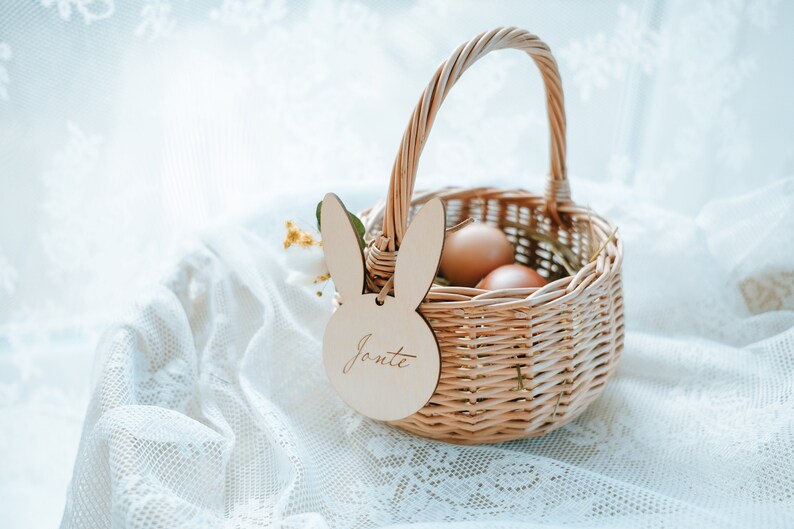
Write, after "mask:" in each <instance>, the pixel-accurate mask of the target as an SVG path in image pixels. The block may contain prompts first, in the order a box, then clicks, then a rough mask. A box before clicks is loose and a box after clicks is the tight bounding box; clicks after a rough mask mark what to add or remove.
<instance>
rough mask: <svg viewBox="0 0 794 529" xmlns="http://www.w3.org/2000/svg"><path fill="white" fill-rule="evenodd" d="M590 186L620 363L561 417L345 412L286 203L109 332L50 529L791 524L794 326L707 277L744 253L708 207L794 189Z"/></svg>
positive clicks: (215, 240) (791, 217) (232, 234)
mask: <svg viewBox="0 0 794 529" xmlns="http://www.w3.org/2000/svg"><path fill="white" fill-rule="evenodd" d="M580 188H584V189H587V186H580ZM599 193H600V192H591V193H588V194H589V196H590V197H591V198H592V199H593V200H595V201H596V202H597V203H599V204H600V205H601V206H602V207H603V208H604V209H605V210H606V211H605V212H604V213H605V214H606V215H608V216H609V217H610V218H612V219H613V220H614V221H615V222H616V223H617V224H619V225H620V226H621V233H622V236H623V237H624V240H625V246H626V260H625V277H626V284H625V290H626V307H627V335H626V349H625V354H624V355H623V358H622V360H621V364H620V367H619V369H618V372H617V375H616V376H615V378H614V379H613V380H612V381H611V382H610V383H609V385H608V387H607V388H606V390H605V392H604V394H603V396H602V397H601V398H599V399H598V400H597V401H596V402H595V403H594V404H592V406H591V407H590V408H589V409H588V410H587V411H586V413H585V414H584V415H583V416H582V417H581V418H580V419H578V420H576V421H575V422H574V423H572V424H570V425H568V426H567V427H565V428H563V429H561V430H559V431H556V432H554V433H552V434H550V435H547V436H545V437H542V438H538V439H528V440H524V441H516V442H511V443H505V444H500V445H490V446H489V445H483V446H473V447H462V446H454V445H448V444H443V443H439V442H435V441H430V440H426V439H422V438H419V437H415V436H413V435H410V434H407V433H405V432H402V431H401V430H398V429H396V428H393V427H391V426H388V425H385V424H382V423H379V422H377V421H373V420H370V419H366V418H363V417H362V416H360V415H358V414H356V413H355V412H353V411H352V410H351V409H349V408H348V407H347V406H346V405H345V404H344V403H343V402H342V401H341V400H340V399H339V398H338V397H337V395H336V394H335V393H334V392H333V390H332V389H331V387H330V386H329V383H328V381H327V380H326V378H325V376H324V374H323V369H322V362H321V345H320V338H321V333H322V329H323V326H324V323H325V321H326V320H327V318H328V316H329V313H330V296H329V295H328V293H329V292H330V287H329V289H327V290H326V295H324V296H322V297H318V296H317V295H316V293H315V292H314V291H312V290H306V289H303V288H301V287H296V286H294V285H291V284H288V283H286V282H285V281H284V278H285V277H286V275H287V274H288V270H287V269H285V268H284V266H283V265H282V262H283V252H284V250H283V249H282V248H281V247H280V240H279V235H280V234H281V221H282V220H283V218H284V215H286V214H287V211H289V208H293V207H294V205H295V204H294V203H293V204H292V205H290V206H289V208H284V207H282V208H276V209H275V210H272V211H271V212H270V213H268V214H264V215H262V216H260V217H258V218H256V219H254V220H252V221H251V222H249V223H248V224H247V225H245V226H244V228H243V229H232V228H224V229H217V230H215V231H214V232H212V233H209V234H208V235H207V236H206V237H204V245H203V246H202V247H199V248H197V249H196V250H195V251H193V252H192V253H190V254H189V255H188V256H187V257H186V258H185V259H184V260H183V261H182V262H181V264H180V265H179V267H178V269H177V270H176V271H175V273H174V274H173V275H172V276H171V277H170V278H169V279H168V280H167V281H165V282H164V283H163V284H162V285H160V286H158V287H156V288H153V289H152V290H151V291H150V292H148V293H147V294H145V295H144V296H143V297H142V299H141V301H140V303H139V305H138V308H137V311H136V313H135V314H134V316H132V317H131V318H130V319H129V321H126V322H124V323H122V324H120V325H118V326H116V327H114V328H113V329H111V330H109V331H108V333H107V334H106V336H105V338H104V339H103V341H102V344H101V346H100V349H99V360H98V361H99V362H100V364H101V374H100V375H99V377H98V380H99V383H98V384H97V386H96V388H95V390H94V393H93V396H92V399H91V405H90V408H89V411H88V414H87V418H86V424H85V430H84V433H83V439H82V443H81V447H80V451H79V454H78V457H77V464H76V467H75V470H74V476H73V479H72V484H71V487H70V492H69V495H68V500H67V504H66V511H65V515H64V519H63V525H62V527H64V528H81V527H86V528H89V527H130V528H143V527H194V528H195V527H207V528H211V527H283V528H287V527H290V528H293V527H294V528H298V527H300V528H326V527H329V528H331V527H334V528H336V527H339V528H362V529H363V528H370V527H392V526H407V525H409V524H411V527H422V525H421V524H423V523H424V524H427V525H426V527H438V526H440V524H442V523H448V524H449V526H450V527H571V526H574V527H660V528H661V527H715V528H716V527H719V528H727V527H737V528H739V527H741V528H746V527H759V528H761V527H764V528H771V527H790V526H791V524H792V521H794V502H793V501H792V490H794V458H792V457H791V453H792V452H791V450H792V448H793V447H794V391H793V390H794V376H792V375H794V357H792V351H794V312H792V307H791V306H790V305H787V306H786V308H780V307H779V306H777V305H776V303H777V302H774V303H772V304H771V305H770V306H769V310H761V311H758V312H757V313H756V314H752V313H750V312H749V311H748V310H747V308H746V306H745V301H744V299H743V297H742V294H741V292H742V291H741V288H740V284H739V282H738V281H739V280H744V279H745V278H744V277H739V276H736V275H734V274H733V272H734V270H732V269H723V268H722V267H720V263H721V262H722V263H725V262H726V259H727V258H729V257H730V256H732V255H735V253H736V251H737V249H739V248H742V247H744V246H745V245H746V244H751V241H746V240H743V239H742V238H741V237H740V233H741V232H742V230H743V229H744V228H746V227H747V226H743V227H741V228H740V229H739V228H737V231H735V232H733V233H732V236H731V237H730V239H731V240H732V241H733V242H732V243H731V244H726V243H725V241H726V238H727V237H728V235H729V234H728V233H726V232H725V230H726V229H728V228H726V226H728V225H727V224H725V223H724V221H725V220H726V218H725V217H721V215H727V216H730V214H731V213H730V212H731V211H732V210H733V209H734V208H735V207H751V206H752V203H748V201H754V202H755V203H756V205H758V204H762V203H768V202H769V201H770V200H777V201H779V203H781V204H789V205H790V204H792V203H794V180H791V179H789V180H785V181H782V182H781V183H779V184H776V185H773V186H771V187H770V188H768V189H765V190H764V191H763V192H761V193H756V194H755V195H754V196H753V197H750V198H748V199H746V200H745V201H733V202H731V207H730V208H728V207H725V206H726V204H724V203H719V202H718V203H715V204H713V205H712V206H710V207H709V208H707V209H706V210H705V211H704V213H703V214H702V215H701V216H700V217H698V219H697V220H693V219H690V218H686V217H683V216H680V215H676V214H671V213H664V212H660V211H658V210H657V211H652V212H650V213H649V211H648V208H647V206H645V205H642V204H640V205H638V206H617V205H614V204H616V203H618V202H619V200H618V199H617V198H605V197H604V196H600V197H599ZM372 198H375V196H374V194H373V195H372ZM624 199H626V197H620V201H622V200H624ZM297 205H298V206H302V207H306V208H311V205H312V203H311V202H310V201H308V200H307V201H305V203H302V204H301V203H298V204H297ZM755 211H760V210H758V209H755ZM769 215H771V217H770V216H764V215H763V214H760V213H759V215H758V218H756V219H755V223H754V225H753V226H751V228H752V229H751V230H749V231H747V233H751V234H763V233H764V232H765V228H764V227H765V226H766V227H769V228H771V229H775V230H778V229H780V230H782V231H780V233H781V234H787V235H786V236H787V237H788V239H787V240H788V243H789V244H791V243H794V240H792V238H793V237H794V235H792V234H794V229H792V228H794V209H792V208H791V207H789V208H786V209H783V210H780V209H778V210H774V208H773V209H772V210H771V211H769ZM748 222H749V220H748ZM648 240H653V241H654V244H652V245H650V244H647V243H645V241H648ZM718 241H722V244H719V245H718V244H717V242H718ZM781 242H782V241H781ZM710 248H712V249H713V250H715V251H716V252H719V253H712V250H710ZM682 250H685V251H682ZM289 251H300V250H299V249H297V250H296V249H295V248H291V249H290V250H289ZM753 261H754V258H753V257H752V256H747V257H746V258H745V259H744V260H741V262H740V263H738V264H737V265H736V267H735V269H736V270H742V273H743V274H750V275H752V273H753V272H752V268H753V265H752V263H753ZM788 286H789V287H791V286H794V285H792V284H791V283H790V284H789V285H788ZM497 522H498V524H497ZM413 524H419V525H413Z"/></svg>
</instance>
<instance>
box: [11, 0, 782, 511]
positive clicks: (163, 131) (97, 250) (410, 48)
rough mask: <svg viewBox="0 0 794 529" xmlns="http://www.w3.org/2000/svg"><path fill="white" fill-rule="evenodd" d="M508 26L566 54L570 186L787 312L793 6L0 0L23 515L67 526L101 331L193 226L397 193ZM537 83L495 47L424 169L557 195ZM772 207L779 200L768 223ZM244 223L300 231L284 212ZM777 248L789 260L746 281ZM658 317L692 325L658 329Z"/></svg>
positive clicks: (14, 402)
mask: <svg viewBox="0 0 794 529" xmlns="http://www.w3.org/2000/svg"><path fill="white" fill-rule="evenodd" d="M497 25H516V26H521V27H525V28H527V29H530V30H531V31H533V32H535V33H537V34H538V35H540V36H541V37H542V38H543V39H544V40H546V41H547V42H548V43H549V44H550V46H551V47H552V50H553V51H554V52H555V54H556V56H557V58H558V61H559V64H560V70H561V73H562V77H563V82H564V86H565V89H566V95H567V99H566V103H567V109H568V123H569V128H568V131H569V133H568V140H569V151H568V153H569V170H570V178H571V180H572V188H573V193H574V198H576V199H583V200H585V201H588V202H589V201H591V200H592V201H593V203H594V204H596V205H602V206H603V207H605V208H606V207H612V206H610V205H614V204H615V203H616V202H618V197H619V198H620V200H623V199H624V198H625V200H627V201H631V202H632V203H634V204H641V205H642V206H641V207H639V208H637V210H636V211H633V212H632V213H631V214H630V215H629V214H626V213H625V211H624V212H623V213H621V210H617V212H616V213H615V214H616V215H619V216H620V215H622V217H620V218H621V220H622V229H624V230H625V232H624V233H626V236H627V237H630V236H631V234H632V232H631V219H632V218H634V219H635V220H636V221H637V225H643V219H644V220H646V221H647V219H648V218H653V219H655V220H654V222H653V223H651V224H654V225H656V226H658V230H659V231H658V233H656V235H654V236H657V237H659V239H660V240H663V241H667V244H669V245H670V247H669V248H668V250H669V251H668V252H667V253H666V254H664V253H663V252H662V253H660V255H661V256H663V257H667V258H670V257H671V256H676V257H677V258H678V259H679V260H680V262H678V265H680V264H681V262H684V263H685V262H686V260H687V259H690V258H691V259H692V262H693V264H692V267H700V266H702V265H703V261H697V259H698V255H697V253H696V252H695V255H694V256H692V255H690V252H689V251H688V248H687V246H686V244H684V243H681V241H687V240H689V239H687V236H685V235H684V234H682V233H681V230H682V229H683V228H681V227H680V225H679V224H676V223H677V222H685V221H684V220H681V219H686V222H692V221H693V219H697V223H698V224H697V225H698V226H700V228H702V229H703V230H705V232H706V235H704V236H703V237H710V238H709V239H708V241H709V242H708V248H709V250H710V251H711V252H712V253H713V255H714V258H713V260H712V261H709V263H710V264H709V265H708V266H713V267H714V272H713V273H716V271H717V270H719V273H720V274H723V275H721V276H720V277H724V278H725V282H724V283H719V288H728V287H727V286H726V285H730V288H732V289H733V291H734V292H737V293H740V294H741V296H740V298H739V299H741V300H744V302H745V303H746V304H747V307H745V308H744V309H742V310H746V311H748V314H749V313H759V312H764V311H769V310H775V311H777V312H779V313H781V312H782V313H784V314H788V313H789V312H790V310H791V309H792V306H793V305H792V298H794V294H792V291H791V289H792V284H794V279H792V277H794V276H792V273H793V272H792V269H793V268H794V257H793V256H792V250H791V247H790V246H788V244H790V243H791V239H790V238H789V239H786V236H785V234H784V230H782V229H777V231H775V229H776V228H775V226H774V225H773V224H774V222H776V221H775V220H774V219H781V218H785V219H788V222H790V220H791V216H790V215H791V209H792V202H791V197H792V196H794V194H792V192H791V187H792V186H791V184H790V180H786V179H785V178H786V177H788V176H790V175H793V174H794V104H792V100H791V97H792V96H791V94H792V93H794V74H792V70H791V61H792V59H791V57H792V56H793V54H794V4H792V3H789V2H775V1H774V0H747V1H745V0H726V1H700V0H698V1H684V0H681V1H674V0H673V1H662V0H657V1H651V0H644V1H638V2H631V3H628V2H627V3H621V2H611V1H609V2H584V1H582V2H578V1H563V2H523V1H522V2H488V3H479V2H462V1H458V2H452V1H432V2H431V1H419V2H388V3H387V2H331V1H311V2H284V1H279V0H129V1H120V0H36V1H33V0H19V1H17V0H3V1H2V2H0V519H2V520H4V522H3V525H4V526H6V527H8V526H11V527H17V526H18V527H52V526H54V525H55V524H57V522H58V520H59V519H60V516H61V514H62V510H63V504H64V497H65V492H66V486H67V483H68V482H69V479H70V476H71V473H72V467H73V465H74V461H75V457H76V454H77V447H78V442H79V439H80V429H81V426H82V424H83V419H84V415H85V410H86V406H87V405H88V401H89V396H90V394H91V390H92V384H95V383H96V378H101V373H100V374H98V375H97V376H96V377H94V378H95V379H94V380H93V382H92V379H91V370H92V365H93V357H94V350H95V349H96V344H97V340H98V337H99V335H100V333H101V332H102V331H103V330H104V329H105V328H106V327H107V326H108V325H109V324H110V323H112V322H113V321H116V320H118V319H119V318H122V317H123V316H124V315H125V314H126V313H127V312H128V311H129V310H130V308H131V307H132V303H133V301H134V300H135V299H136V298H138V297H139V296H140V293H141V291H142V290H143V289H144V288H145V286H147V285H151V284H153V283H155V282H156V281H157V280H158V279H160V278H162V277H164V276H165V275H166V274H167V273H168V272H169V270H171V269H172V268H173V266H174V264H175V263H176V262H177V259H178V257H179V256H180V255H182V254H183V253H184V252H186V251H190V249H191V248H194V245H195V244H196V243H195V240H196V238H195V236H194V234H195V233H196V232H197V231H199V230H206V229H218V228H216V226H219V225H230V224H236V223H242V222H243V221H242V220H241V219H252V218H253V219H256V218H261V215H267V214H268V213H272V211H273V207H274V206H272V205H274V204H278V211H279V212H280V213H279V215H282V214H283V216H289V217H290V218H294V219H295V220H298V221H299V222H302V223H303V224H304V225H307V226H308V225H310V224H311V222H312V216H313V211H312V207H311V206H312V203H313V202H314V201H316V200H318V199H319V198H320V197H321V196H322V194H323V193H324V192H325V191H328V190H332V189H333V190H348V193H349V194H350V196H351V197H354V198H352V200H353V204H352V205H353V206H356V207H360V206H364V205H365V204H366V203H367V202H368V201H369V200H372V199H376V198H380V197H381V196H382V194H383V193H385V190H386V186H387V178H388V175H389V171H390V167H391V163H392V157H393V156H394V154H395V152H396V146H397V144H398V141H399V138H400V136H401V134H402V131H403V130H402V128H403V126H404V125H405V123H406V122H407V119H408V116H409V113H410V111H411V109H412V107H413V104H414V103H415V101H416V99H417V97H418V96H419V94H420V92H421V90H422V89H423V87H424V84H425V83H426V81H427V80H428V79H429V77H430V75H431V73H432V72H433V70H434V68H435V67H436V65H437V64H438V63H439V62H440V61H441V60H442V59H443V58H444V57H445V56H446V55H447V54H448V53H449V51H451V50H452V49H454V47H456V46H457V45H458V44H459V43H460V42H462V41H463V40H466V39H468V38H470V37H472V36H473V35H475V34H476V33H478V32H479V31H482V30H485V29H489V28H491V27H493V26H497ZM543 101H544V99H543V96H542V93H541V85H540V82H539V79H538V75H537V73H536V71H535V70H534V67H533V66H532V64H531V62H530V61H529V60H528V59H526V57H523V56H521V55H520V54H518V53H512V52H508V53H501V54H496V55H493V56H490V57H488V58H486V59H485V60H483V61H482V63H481V64H478V66H477V67H476V68H473V69H472V70H471V71H470V72H468V73H467V75H466V76H465V77H464V79H463V81H461V83H460V84H459V85H458V87H457V88H456V89H455V90H454V91H453V93H452V94H451V96H450V97H449V99H448V101H447V103H446V104H445V107H444V109H443V111H442V113H441V114H440V116H439V119H438V121H437V124H436V127H435V129H434V131H433V134H432V136H431V139H430V141H429V143H428V146H427V149H426V151H425V154H424V157H423V160H422V167H421V169H420V174H419V186H420V187H430V186H434V185H447V184H457V185H479V184H489V183H496V182H498V183H503V184H505V185H511V186H523V187H529V188H535V189H541V188H542V185H543V181H542V175H543V174H544V173H545V169H546V164H547V149H548V143H547V127H546V124H545V109H544V107H543ZM578 183H581V184H580V185H578ZM775 186H778V187H775ZM781 186H782V187H781ZM757 190H761V191H757ZM358 192H360V194H356V193H358ZM753 193H756V194H753ZM758 193H760V194H758ZM295 197H299V198H295ZM728 197H737V198H728ZM754 197H755V198H754ZM726 198H728V201H722V202H714V200H715V199H726ZM775 198H777V199H778V202H779V203H777V205H775V204H773V203H772V202H770V201H772V200H773V199H775ZM356 200H357V201H358V202H356ZM731 201H734V202H731ZM627 206H629V205H628V204H627ZM704 206H706V208H705V209H704ZM614 207H619V205H615V206H614ZM767 207H768V208H772V210H773V211H778V212H779V215H778V216H777V217H775V216H772V217H770V218H771V219H773V220H765V219H766V217H764V218H761V219H760V220H759V219H757V218H756V220H755V222H753V221H752V219H753V218H754V217H753V216H754V215H756V216H757V215H758V212H759V211H760V210H764V209H765V208H767ZM775 207H776V208H778V209H774V208H775ZM631 215H647V217H636V216H635V217H632V216H631ZM786 215H788V216H786ZM659 219H666V220H664V221H659ZM671 219H674V220H671ZM675 219H677V220H675ZM657 221H658V222H657ZM246 222H248V224H245V226H247V227H248V228H250V229H251V230H253V231H255V232H256V233H257V234H258V235H260V236H262V237H265V238H267V237H272V238H273V239H277V238H278V237H280V235H281V232H280V229H281V227H280V225H279V224H278V223H270V224H268V223H265V222H258V223H257V222H251V221H246ZM627 224H628V225H627ZM645 225H646V226H647V223H646V224H645ZM674 226H679V227H678V230H679V231H676V229H675V228H674ZM686 226H690V224H686ZM734 227H736V230H732V229H728V228H734ZM687 229H689V228H687ZM671 231H672V232H675V233H676V236H675V237H672V238H671V237H669V235H670V232H671ZM761 232H763V237H762V236H761V235H758V234H759V233H761ZM643 233H645V234H646V235H647V234H648V232H643ZM665 237H667V238H665ZM698 237H700V236H698ZM696 239H697V237H696ZM761 239H762V240H763V244H760V243H758V241H759V240H761ZM698 240H701V239H698ZM736 240H741V241H742V244H743V245H742V246H740V248H739V249H737V248H736V246H735V245H733V246H732V245H731V242H732V241H733V242H735V241H736ZM641 244H643V245H653V244H654V242H653V240H648V238H647V237H646V238H645V239H642V240H641ZM748 248H751V249H752V251H753V252H755V254H753V255H754V256H752V255H751V256H750V257H748V255H746V253H745V251H747V252H749V251H750V250H748ZM758 262H762V264H764V265H765V266H766V265H769V266H768V267H767V268H765V269H764V270H767V269H774V270H778V271H781V270H782V271H783V274H782V276H779V277H783V279H782V280H779V281H778V283H775V281H776V280H775V279H772V280H767V283H764V281H765V280H761V279H759V280H758V281H756V282H755V283H753V282H750V283H747V282H746V281H745V282H743V281H744V280H746V279H747V278H748V277H750V276H751V275H752V273H754V272H756V271H757V268H753V266H754V265H753V263H756V264H757V263H758ZM657 264H658V263H657ZM627 266H628V265H627ZM770 267H771V268H770ZM682 270H684V275H687V274H688V272H687V270H690V269H687V268H686V267H684V268H682ZM767 271H768V270H767ZM628 272H629V275H628V278H627V299H629V300H631V296H632V293H631V292H632V291H631V290H630V289H629V287H633V288H634V291H633V292H634V294H633V295H634V296H635V297H634V299H635V300H637V301H638V303H637V304H635V307H642V308H643V311H645V312H643V311H639V310H638V312H637V316H638V318H637V319H636V320H635V321H638V322H642V321H646V322H647V321H656V320H654V319H653V318H657V319H658V316H649V318H650V319H649V320H642V316H643V314H646V312H647V313H650V312H652V305H653V303H654V299H658V298H660V297H664V295H665V293H664V292H656V293H655V294H643V293H641V292H640V290H641V289H642V286H643V283H642V274H643V270H640V269H637V268H635V269H629V270H628ZM703 272H704V270H699V271H698V273H697V274H695V275H699V274H701V273H703ZM705 274H706V276H710V275H713V274H712V270H710V269H707V270H705ZM785 274H789V275H788V276H786V275H785ZM764 277H766V276H764ZM786 277H787V278H788V279H785V278H786ZM632 278H633V281H634V282H629V281H630V280H632ZM756 279H757V278H756ZM778 279H779V278H778ZM686 280H687V278H684V282H686ZM769 281H771V283H770V282H769ZM769 284H771V285H773V286H772V287H769ZM775 284H777V285H778V286H777V287H774V285H775ZM748 285H749V286H748ZM759 285H760V286H759ZM764 285H766V286H764ZM662 288H664V287H662ZM770 288H771V289H772V290H771V292H772V294H770ZM787 289H788V290H787ZM674 290H676V292H678V291H679V290H680V291H682V292H683V291H685V290H686V289H685V288H683V287H681V288H680V289H674ZM643 296H644V297H643ZM654 296H656V297H654ZM770 296H771V297H770ZM646 308H647V311H646V310H645V309H646ZM787 311H788V312H787ZM778 316H779V315H778ZM778 316H776V317H778ZM671 317H673V316H671ZM780 317H783V316H780ZM681 318H682V319H686V318H685V317H683V316H682V317H681ZM673 319H675V318H673ZM629 325H630V327H629V329H630V330H631V323H630V324H629ZM665 325H668V326H669V328H671V329H675V324H673V323H669V322H668V323H667V324H665V323H663V322H662V323H659V324H658V326H657V328H656V330H657V331H659V332H662V331H664V329H665ZM715 325H716V324H715ZM692 333H694V334H696V331H692ZM628 343H629V344H631V343H632V342H631V341H629V342H628ZM635 343H636V342H635ZM729 343H731V342H730V341H729ZM787 343H788V342H787ZM631 351H632V349H631V348H628V349H627V353H626V354H627V356H630V355H631ZM788 352H789V353H790V351H788ZM626 362H627V363H629V365H631V363H630V359H628V358H627V359H626ZM787 365H788V367H787V369H789V370H790V371H788V373H789V374H791V373H792V372H793V371H792V370H794V368H792V366H791V364H787ZM100 367H101V366H99V367H97V368H96V369H97V370H99V369H100ZM790 402H791V401H790V400H789V401H788V403H789V404H790ZM789 404H785V405H784V408H783V412H784V416H789V417H790V416H791V414H792V411H791V408H788V407H786V406H788V405H789ZM687 405H692V404H691V402H690V403H688V404H687ZM786 414H787V415H786ZM577 424H578V423H577ZM573 427H574V428H575V427H576V425H573ZM786 428H787V429H786V430H785V431H786V432H788V433H787V435H788V437H787V438H786V439H787V441H785V442H784V444H783V445H782V446H784V447H785V446H788V449H789V456H788V457H789V458H790V457H791V452H790V450H791V447H792V440H791V423H790V422H787V423H786ZM748 431H750V430H748ZM786 443H787V444H786ZM790 483H791V482H790V481H789V482H788V485H786V486H791V484H790ZM789 501H792V500H791V499H789ZM789 513H790V509H789ZM775 521H776V522H778V523H780V520H779V519H777V518H776V519H775ZM395 523H396V520H395Z"/></svg>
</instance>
